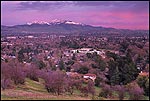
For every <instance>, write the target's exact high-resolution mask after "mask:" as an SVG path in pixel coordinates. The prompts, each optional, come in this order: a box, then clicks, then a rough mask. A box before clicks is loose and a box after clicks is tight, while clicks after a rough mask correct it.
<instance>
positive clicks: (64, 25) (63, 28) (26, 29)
mask: <svg viewBox="0 0 150 101" xmlns="http://www.w3.org/2000/svg"><path fill="white" fill-rule="evenodd" d="M43 32H44V33H49V34H51V33H52V34H53V33H57V34H60V33H61V34H62V33H65V34H71V33H81V34H83V33H84V34H87V33H92V34H97V33H117V34H119V33H120V34H127V33H128V34H130V35H131V34H134V33H137V31H134V30H127V29H115V28H105V27H100V26H99V27H94V26H91V25H86V24H82V23H77V22H73V21H69V20H58V19H55V20H52V21H49V22H46V21H33V22H30V23H27V24H23V25H15V26H1V33H4V34H6V33H8V34H10V33H18V34H22V33H43ZM146 32H147V31H145V33H146Z"/></svg>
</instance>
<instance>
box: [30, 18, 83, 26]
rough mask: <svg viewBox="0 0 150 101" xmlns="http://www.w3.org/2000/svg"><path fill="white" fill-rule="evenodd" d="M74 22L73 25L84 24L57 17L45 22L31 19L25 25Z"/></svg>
mask: <svg viewBox="0 0 150 101" xmlns="http://www.w3.org/2000/svg"><path fill="white" fill-rule="evenodd" d="M61 23H64V24H74V25H84V24H81V23H77V22H73V21H69V20H58V19H54V20H51V21H50V22H46V21H33V22H30V23H27V25H32V24H47V25H51V24H61Z"/></svg>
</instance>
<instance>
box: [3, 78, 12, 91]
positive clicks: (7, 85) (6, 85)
mask: <svg viewBox="0 0 150 101" xmlns="http://www.w3.org/2000/svg"><path fill="white" fill-rule="evenodd" d="M1 87H2V90H5V89H7V88H10V87H11V80H10V79H2V80H1Z"/></svg>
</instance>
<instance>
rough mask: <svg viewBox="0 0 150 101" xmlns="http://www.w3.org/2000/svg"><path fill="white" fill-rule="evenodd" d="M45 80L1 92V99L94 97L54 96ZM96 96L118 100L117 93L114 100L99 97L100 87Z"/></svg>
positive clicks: (76, 98)
mask: <svg viewBox="0 0 150 101" xmlns="http://www.w3.org/2000/svg"><path fill="white" fill-rule="evenodd" d="M43 83H44V82H43V80H42V79H40V81H39V82H35V81H32V80H30V79H28V78H27V79H26V82H25V85H18V86H16V87H15V88H13V89H6V90H4V91H2V90H1V99H2V100H91V99H92V96H91V95H89V96H88V97H81V96H80V95H81V94H80V91H78V90H75V91H74V94H73V95H69V94H68V93H65V94H63V95H59V96H56V95H53V94H50V93H48V92H47V91H46V89H45V88H44V85H43ZM95 90H96V96H95V97H94V99H95V100H118V95H117V93H115V92H113V96H114V97H113V98H111V99H106V98H102V97H98V94H99V91H101V89H100V88H99V87H95ZM128 98H129V95H128V94H126V96H125V98H124V99H125V100H128ZM148 99H149V98H148V97H145V100H148Z"/></svg>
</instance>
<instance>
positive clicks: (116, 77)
mask: <svg viewBox="0 0 150 101" xmlns="http://www.w3.org/2000/svg"><path fill="white" fill-rule="evenodd" d="M119 75H120V72H119V70H118V67H116V69H115V70H114V72H113V74H112V76H111V77H110V83H111V85H115V84H117V85H119V83H120V77H119Z"/></svg>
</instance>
